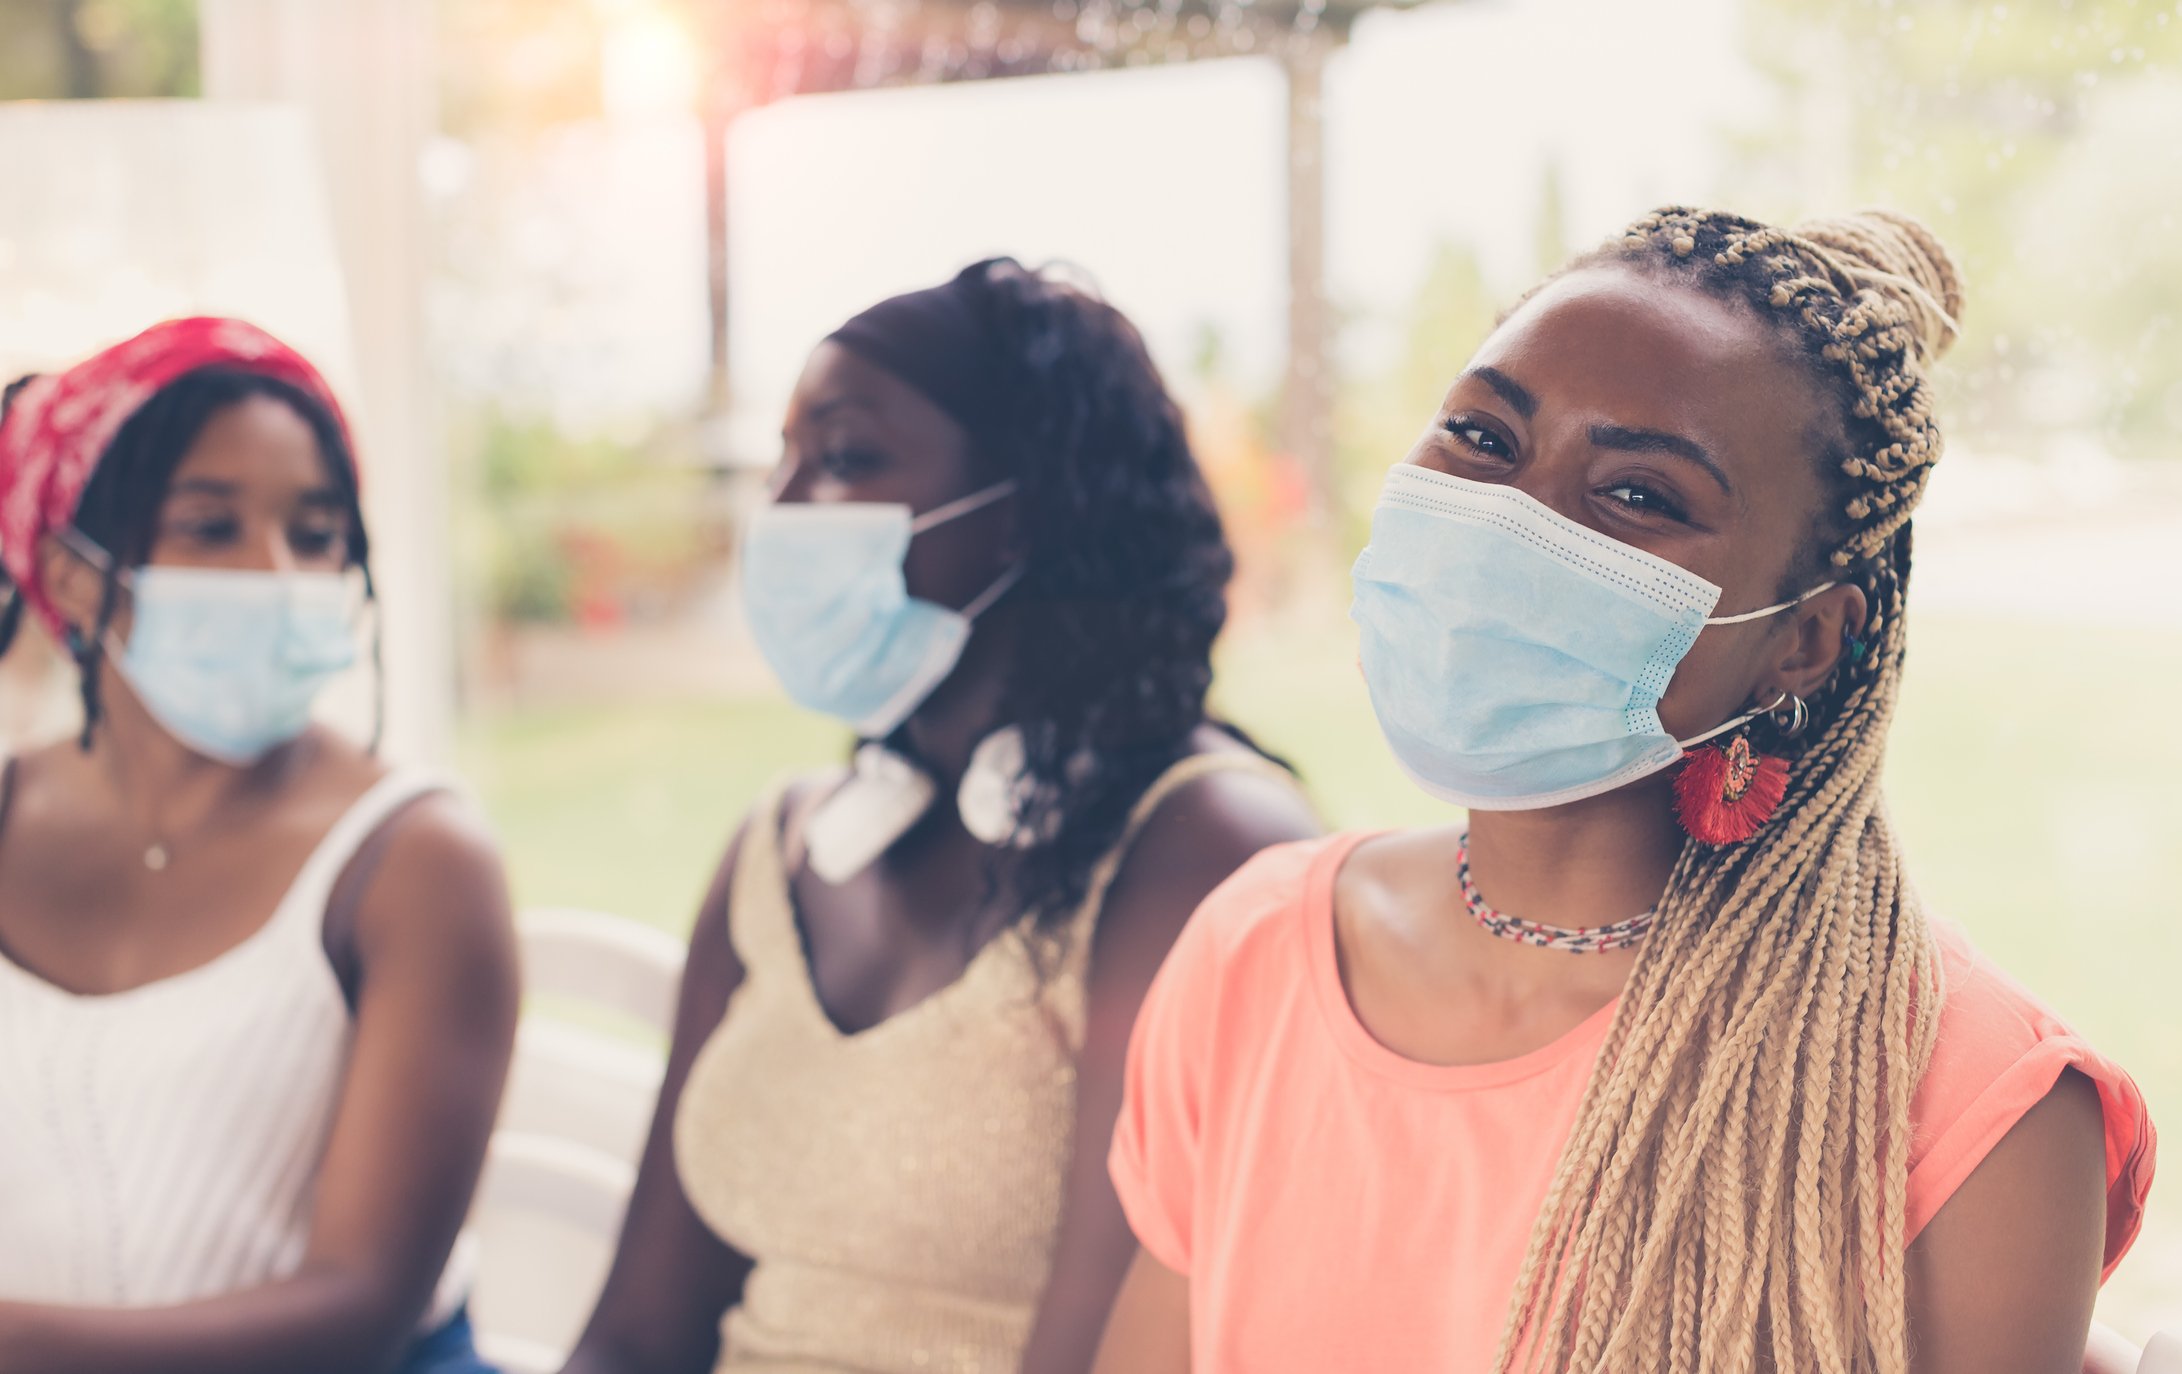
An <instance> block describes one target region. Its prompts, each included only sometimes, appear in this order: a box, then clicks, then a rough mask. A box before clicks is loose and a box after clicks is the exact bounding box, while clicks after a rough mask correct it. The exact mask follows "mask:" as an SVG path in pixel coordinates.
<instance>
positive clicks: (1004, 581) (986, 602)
mask: <svg viewBox="0 0 2182 1374" xmlns="http://www.w3.org/2000/svg"><path fill="white" fill-rule="evenodd" d="M1022 580H1023V565H1022V564H1020V563H1017V564H1016V565H1015V566H1013V567H1011V568H1009V569H1008V570H1007V571H1006V572H1004V573H1002V574H1000V576H998V577H997V578H994V579H993V584H992V585H991V586H990V587H987V588H986V589H985V590H984V591H981V592H979V593H978V594H977V595H976V597H974V598H973V599H972V600H971V602H970V604H969V605H967V606H964V607H963V608H962V618H963V619H964V620H968V621H972V622H974V621H976V619H977V618H978V617H979V616H981V615H983V614H985V612H987V611H989V610H991V609H992V608H993V603H994V602H996V601H998V600H999V599H1000V598H1001V597H1003V596H1006V595H1007V594H1008V591H1009V589H1010V588H1012V587H1014V586H1015V584H1016V583H1018V582H1020V581H1022Z"/></svg>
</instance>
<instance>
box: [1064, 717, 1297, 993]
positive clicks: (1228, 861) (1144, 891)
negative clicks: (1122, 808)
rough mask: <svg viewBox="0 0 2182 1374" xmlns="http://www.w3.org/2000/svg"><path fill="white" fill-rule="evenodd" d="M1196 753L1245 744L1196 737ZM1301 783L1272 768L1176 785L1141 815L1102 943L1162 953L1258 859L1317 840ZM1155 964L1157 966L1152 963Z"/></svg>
mask: <svg viewBox="0 0 2182 1374" xmlns="http://www.w3.org/2000/svg"><path fill="white" fill-rule="evenodd" d="M1206 735H1214V736H1215V738H1214V739H1211V740H1204V742H1203V744H1202V745H1201V747H1200V748H1198V749H1197V750H1196V751H1195V755H1194V756H1196V757H1217V756H1221V755H1223V754H1227V753H1233V754H1235V755H1236V756H1238V757H1241V756H1244V755H1245V754H1246V753H1254V751H1249V750H1248V746H1246V745H1244V744H1242V743H1241V742H1240V741H1236V740H1234V739H1233V738H1232V737H1230V736H1227V735H1225V734H1222V733H1219V732H1215V731H1209V730H1208V731H1201V732H1200V739H1201V740H1203V737H1204V736H1206ZM1323 830H1324V827H1323V826H1322V825H1320V823H1319V819H1318V816H1317V813H1316V812H1314V811H1313V810H1312V809H1311V805H1310V803H1309V801H1308V800H1307V799H1306V798H1305V796H1304V794H1303V789H1302V787H1301V785H1300V784H1299V783H1298V782H1296V781H1295V780H1294V779H1293V778H1291V777H1288V776H1286V775H1285V774H1284V773H1283V772H1281V771H1280V770H1278V769H1277V768H1275V767H1273V766H1270V765H1268V766H1263V767H1235V768H1216V769H1212V770H1209V771H1205V772H1201V773H1199V774H1197V775H1196V776H1195V777H1192V778H1190V779H1189V780H1188V781H1186V782H1184V783H1182V784H1181V785H1179V786H1177V787H1175V788H1174V789H1173V790H1172V791H1170V792H1169V793H1168V794H1167V795H1166V796H1165V797H1163V798H1161V799H1160V801H1159V804H1158V805H1157V806H1156V807H1155V808H1154V809H1153V810H1152V812H1151V814H1150V815H1148V816H1146V817H1145V818H1144V822H1143V824H1142V826H1141V827H1140V828H1139V830H1138V832H1137V835H1136V838H1135V840H1134V842H1133V843H1132V844H1131V845H1130V847H1129V852H1128V855H1127V857H1126V858H1125V859H1124V860H1123V861H1122V865H1121V868H1120V870H1119V871H1118V872H1117V873H1116V874H1115V876H1114V885H1113V887H1112V888H1111V889H1110V890H1109V892H1108V895H1107V902H1106V910H1105V912H1104V914H1103V915H1102V916H1101V917H1100V922H1099V927H1100V929H1099V941H1100V943H1101V945H1102V946H1109V947H1110V946H1113V945H1116V944H1128V945H1137V944H1143V945H1146V946H1148V947H1150V948H1152V949H1156V950H1157V951H1158V952H1159V953H1162V954H1163V953H1164V952H1165V950H1166V948H1167V946H1168V945H1170V944H1172V943H1173V941H1174V938H1175V936H1176V935H1177V934H1178V933H1179V932H1180V931H1181V929H1182V927H1183V925H1184V924H1185V923H1186V922H1187V921H1188V920H1189V918H1190V916H1191V914H1192V913H1193V912H1195V911H1196V909H1197V907H1198V906H1199V904H1201V903H1202V902H1203V901H1204V900H1205V898H1206V897H1208V896H1210V895H1211V894H1212V893H1213V891H1214V890H1215V889H1217V888H1219V887H1220V886H1221V884H1223V883H1225V882H1226V881H1227V880H1228V879H1229V878H1230V877H1232V876H1233V875H1234V874H1235V873H1236V872H1237V871H1238V870H1240V869H1242V868H1243V867H1244V866H1245V865H1247V864H1249V863H1250V861H1251V860H1252V859H1253V858H1255V857H1256V856H1257V855H1259V854H1260V853H1263V852H1264V851H1266V850H1269V849H1273V848H1276V847H1278V846H1282V845H1287V844H1291V843H1293V842H1296V841H1301V840H1308V839H1313V838H1315V837H1317V836H1318V835H1320V834H1321V833H1322V832H1323ZM1154 962H1156V960H1155V961H1154Z"/></svg>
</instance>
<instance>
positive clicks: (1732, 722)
mask: <svg viewBox="0 0 2182 1374" xmlns="http://www.w3.org/2000/svg"><path fill="white" fill-rule="evenodd" d="M1792 696H1793V694H1792V693H1789V692H1782V693H1781V694H1780V695H1779V696H1777V697H1775V698H1773V702H1772V704H1771V705H1769V706H1760V707H1759V708H1758V709H1757V710H1755V711H1745V712H1743V713H1742V714H1741V715H1739V716H1732V717H1730V718H1729V719H1727V720H1726V721H1724V722H1722V723H1721V724H1719V725H1715V726H1713V727H1712V728H1711V729H1710V730H1707V731H1705V733H1703V734H1702V735H1692V736H1690V737H1689V738H1688V739H1678V740H1676V741H1675V743H1676V744H1679V745H1681V746H1682V748H1684V749H1685V750H1687V749H1694V748H1696V747H1697V746H1698V745H1700V744H1703V743H1704V742H1705V741H1707V740H1710V739H1717V738H1719V737H1720V736H1721V735H1724V734H1726V733H1727V732H1728V731H1730V730H1740V729H1741V728H1742V727H1743V726H1745V725H1748V724H1749V723H1750V722H1752V721H1754V720H1756V719H1757V718H1758V717H1759V716H1769V715H1772V714H1773V713H1774V712H1775V711H1778V710H1780V709H1781V708H1782V707H1783V706H1786V705H1787V704H1788V702H1789V700H1790V698H1791V697H1792ZM1794 700H1795V703H1796V709H1798V710H1802V711H1808V709H1809V708H1807V707H1805V706H1804V705H1803V699H1802V698H1801V697H1794Z"/></svg>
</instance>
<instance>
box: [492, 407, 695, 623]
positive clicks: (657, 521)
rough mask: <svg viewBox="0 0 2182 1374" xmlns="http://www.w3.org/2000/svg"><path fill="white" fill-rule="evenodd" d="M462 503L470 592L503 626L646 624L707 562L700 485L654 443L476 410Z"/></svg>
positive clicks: (682, 592) (681, 594) (687, 469)
mask: <svg viewBox="0 0 2182 1374" xmlns="http://www.w3.org/2000/svg"><path fill="white" fill-rule="evenodd" d="M464 448H465V451H468V452H471V453H474V454H475V455H476V456H475V459H474V461H475V463H476V490H477V492H478V498H477V499H476V500H474V501H469V502H465V503H464V505H463V508H464V515H465V519H464V525H465V528H464V530H463V538H462V539H461V541H460V547H461V548H463V549H464V550H466V551H468V553H469V555H470V557H469V564H470V565H469V566H468V567H466V568H464V569H463V573H464V575H465V582H466V584H467V585H469V586H473V587H481V588H483V589H484V602H485V604H484V606H483V607H482V608H481V609H483V610H484V611H485V612H486V614H487V615H488V616H489V617H490V618H492V619H494V620H496V621H502V622H518V623H531V624H540V623H544V624H558V623H566V622H571V621H582V622H584V623H587V624H594V625H596V624H610V623H619V622H620V621H622V620H626V619H647V618H654V617H656V616H658V615H660V614H663V613H665V612H666V611H667V610H668V609H670V608H671V607H672V606H674V605H676V604H678V603H679V601H680V600H681V599H682V598H683V597H684V596H685V595H686V594H687V592H688V590H689V588H690V586H691V584H692V583H693V582H695V581H696V580H698V579H700V578H701V577H702V576H703V574H704V573H705V571H706V570H707V569H709V568H711V567H712V566H714V565H715V564H716V562H717V558H716V554H717V552H718V546H719V543H720V539H719V537H718V535H719V531H715V530H711V529H710V528H709V526H708V524H707V522H706V520H705V519H704V518H703V514H702V511H703V494H704V477H703V475H702V474H701V473H699V472H698V471H696V470H695V469H694V468H691V467H689V466H687V465H683V464H675V463H670V462H665V461H662V460H661V459H660V457H659V455H658V453H657V451H656V450H657V448H658V445H656V444H653V445H629V444H624V443H620V442H616V441H613V440H609V439H601V438H592V439H582V438H574V437H571V436H570V435H568V434H566V433H565V432H563V431H562V430H560V429H558V428H556V427H555V426H554V425H553V424H552V423H551V422H549V421H546V420H542V419H516V418H512V417H509V416H507V415H504V414H501V413H499V412H488V413H486V414H485V415H484V416H483V417H482V419H481V422H480V425H479V432H478V434H477V436H476V438H475V440H474V441H473V443H472V444H469V445H465V446H464Z"/></svg>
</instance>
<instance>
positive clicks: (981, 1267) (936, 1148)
mask: <svg viewBox="0 0 2182 1374" xmlns="http://www.w3.org/2000/svg"><path fill="white" fill-rule="evenodd" d="M1224 770H1244V771H1253V772H1258V773H1260V774H1263V775H1265V776H1268V777H1277V778H1278V779H1279V780H1280V781H1281V782H1282V784H1283V785H1288V786H1292V785H1293V783H1292V780H1291V779H1290V778H1289V775H1288V774H1287V773H1286V772H1285V771H1283V770H1281V769H1279V768H1278V767H1277V766H1275V765H1273V764H1271V763H1269V762H1267V761H1266V760H1264V759H1261V758H1259V757H1258V756H1256V755H1254V754H1242V753H1233V754H1202V755H1196V756H1193V757H1190V758H1187V759H1183V760H1182V761H1181V762H1179V763H1177V764H1175V765H1174V766H1173V767H1172V768H1170V769H1168V770H1167V771H1166V773H1164V774H1163V775H1161V776H1160V777H1159V779H1158V780H1157V781H1156V782H1154V783H1153V784H1152V786H1151V787H1150V788H1148V789H1147V790H1146V791H1145V793H1144V796H1143V797H1142V798H1141V799H1140V800H1139V801H1138V803H1137V805H1136V807H1135V809H1134V811H1133V812H1132V813H1131V815H1130V819H1129V824H1128V828H1127V829H1126V830H1125V831H1124V833H1123V836H1122V839H1121V841H1120V842H1119V843H1118V844H1117V845H1116V846H1115V847H1114V850H1113V851H1112V852H1111V853H1109V854H1108V855H1107V856H1106V857H1105V858H1104V859H1102V860H1101V861H1100V862H1099V864H1098V866H1097V868H1096V869H1095V870H1094V871H1093V874H1092V880H1091V884H1090V887H1089V889H1088V892H1087V894H1086V897H1085V900H1084V903H1083V905H1082V907H1080V908H1079V909H1078V911H1077V912H1076V914H1075V915H1074V916H1073V917H1072V918H1070V920H1069V922H1068V923H1067V926H1066V928H1065V929H1064V931H1063V932H1062V939H1061V942H1060V948H1059V955H1058V958H1057V960H1056V959H1055V957H1054V956H1053V955H1047V956H1045V957H1046V959H1047V960H1048V962H1049V964H1052V965H1053V966H1052V968H1051V970H1050V972H1048V973H1047V974H1046V976H1045V977H1043V978H1041V977H1040V975H1039V973H1038V971H1037V969H1036V968H1034V966H1033V963H1032V956H1031V954H1030V953H1029V952H1028V950H1027V948H1026V942H1025V940H1024V939H1023V938H1022V935H1023V933H1024V932H1023V931H1022V930H1021V928H1020V927H1018V928H1016V929H1014V930H1010V931H1007V932H1003V933H1002V934H1001V935H999V936H997V937H995V938H994V939H992V940H991V941H989V942H988V943H987V944H986V945H985V946H984V948H982V949H981V950H979V951H978V952H977V954H976V956H975V957H974V958H972V959H971V961H970V964H969V967H968V968H967V969H966V970H964V972H963V974H962V976H961V977H960V978H958V979H957V980H956V981H955V982H953V983H951V984H949V985H948V986H947V987H945V988H943V989H941V990H940V991H939V992H937V993H934V994H933V995H932V996H930V997H928V998H926V999H925V1000H924V1001H922V1002H919V1003H917V1004H916V1005H915V1006H913V1007H910V1008H908V1009H907V1010H905V1011H902V1012H900V1013H898V1014H896V1015H894V1016H892V1017H890V1018H888V1019H887V1020H885V1021H882V1022H880V1023H879V1024H878V1025H876V1026H873V1027H871V1028H870V1029H868V1030H865V1031H862V1032H859V1033H858V1034H855V1035H844V1034H842V1033H841V1031H840V1030H839V1029H838V1028H837V1027H836V1026H835V1025H834V1024H833V1022H832V1021H831V1020H830V1019H829V1018H828V1016H827V1015H826V1012H825V1009H824V1007H823V1006H821V1004H820V1003H819V1000H818V994H817V992H816V990H815V989H814V988H813V986H812V984H811V978H810V965H809V963H808V961H807V960H806V958H805V955H804V951H803V942H802V938H801V935H800V934H799V932H798V930H797V928H796V919H795V913H794V909H793V907H792V906H791V904H790V897H789V887H788V873H787V872H786V870H785V865H784V863H783V859H782V854H781V839H780V836H781V830H782V826H781V815H780V810H781V805H782V799H781V797H780V795H779V794H775V795H773V796H771V797H770V798H768V799H767V800H766V801H764V802H762V803H761V804H760V805H759V807H758V808H757V810H756V811H755V812H754V813H753V821H752V824H751V825H750V827H749V831H748V838H747V839H746V840H745V841H744V844H743V848H742V851H741V853H740V855H739V856H738V858H737V860H736V869H735V885H734V890H733V892H732V894H731V906H730V909H729V918H728V925H729V934H730V937H731V938H732V940H733V942H734V947H735V951H736V953H737V955H738V956H739V957H740V958H741V960H742V964H743V968H744V978H743V983H742V986H741V987H740V988H739V989H737V991H736V993H735V995H734V998H733V999H732V1000H731V1001H730V1002H729V1003H728V1008H727V1013H726V1015H725V1016H724V1017H723V1018H722V1020H721V1022H720V1025H719V1027H718V1029H716V1030H715V1031H714V1032H713V1034H712V1037H711V1039H710V1040H708V1041H707V1042H706V1044H705V1046H704V1048H703V1049H702V1050H701V1051H700V1052H699V1053H698V1056H697V1059H696V1061H695V1062H694V1063H693V1064H692V1065H691V1067H690V1074H689V1080H688V1082H687V1083H686V1084H685V1085H684V1087H683V1090H682V1102H681V1108H680V1112H679V1115H678V1117H677V1119H676V1122H675V1155H676V1159H677V1162H678V1166H679V1173H680V1175H681V1179H682V1188H683V1191H684V1192H685V1193H686V1194H687V1195H688V1197H689V1199H690V1202H691V1204H692V1205H693V1206H694V1207H695V1208H696V1210H697V1213H698V1215H699V1216H700V1217H702V1218H703V1219H704V1221H705V1222H706V1224H707V1225H709V1226H710V1227H712V1229H713V1230H714V1231H715V1232H717V1233H718V1234H719V1236H720V1237H721V1238H722V1239H723V1240H725V1241H726V1242H727V1243H728V1244H730V1245H732V1246H734V1247H735V1249H736V1250H738V1251H740V1252H741V1253H743V1254H744V1255H747V1256H749V1257H750V1258H751V1259H752V1260H753V1261H755V1268H754V1269H753V1270H752V1271H751V1274H750V1277H749V1280H748V1282H747V1283H746V1284H745V1285H744V1288H743V1299H742V1303H741V1304H740V1305H739V1306H738V1307H736V1308H734V1309H733V1310H731V1311H730V1312H729V1313H728V1314H727V1316H726V1319H725V1321H724V1322H723V1323H722V1327H721V1333H722V1337H723V1340H724V1346H723V1353H722V1355H721V1359H720V1364H719V1368H720V1369H721V1370H726V1371H733V1374H821V1372H823V1374H848V1372H850V1371H854V1374H1014V1371H1015V1369H1016V1366H1017V1363H1018V1361H1019V1360H1020V1358H1021V1355H1022V1350H1023V1345H1024V1343H1025V1342H1026V1341H1027V1340H1028V1339H1029V1336H1030V1327H1031V1320H1032V1317H1033V1315H1034V1313H1035V1310H1036V1307H1037V1303H1038V1299H1039V1296H1040V1294H1041V1293H1043V1291H1044V1289H1045V1284H1046V1277H1047V1273H1048V1271H1049V1269H1050V1268H1051V1265H1052V1258H1053V1242H1054V1237H1055V1235H1056V1233H1057V1232H1058V1231H1059V1229H1060V1220H1061V1193H1062V1179H1063V1175H1064V1174H1065V1172H1066V1171H1067V1168H1068V1164H1069V1157H1070V1151H1071V1147H1072V1140H1073V1135H1074V1132H1075V1126H1076V1068H1075V1058H1076V1054H1077V1052H1078V1050H1079V1049H1080V1048H1081V1046H1082V1043H1083V1024H1084V980H1085V973H1086V971H1087V968H1088V965H1089V961H1090V949H1091V935H1092V932H1093V930H1094V929H1095V928H1096V926H1097V922H1098V912H1099V909H1100V907H1101V906H1102V905H1103V904H1104V901H1105V897H1106V889H1107V887H1108V885H1109V884H1110V883H1111V882H1112V881H1113V877H1114V873H1115V871H1116V869H1118V868H1119V867H1120V863H1121V859H1122V856H1123V855H1124V854H1125V853H1126V852H1127V849H1128V846H1129V843H1130V841H1131V840H1132V839H1133V838H1134V837H1135V835H1136V832H1137V830H1138V828H1139V827H1140V826H1141V825H1142V824H1143V822H1144V820H1145V819H1146V818H1147V817H1149V816H1150V815H1151V814H1152V812H1153V811H1154V810H1156V809H1157V808H1158V806H1159V804H1160V803H1161V802H1162V801H1164V800H1165V799H1166V798H1167V797H1168V796H1169V795H1170V794H1171V793H1173V792H1174V790H1175V789H1176V788H1179V787H1181V786H1183V785H1184V784H1185V783H1188V782H1190V781H1192V780H1193V779H1196V778H1199V777H1202V776H1204V775H1206V774H1208V773H1213V772H1218V771H1224Z"/></svg>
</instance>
